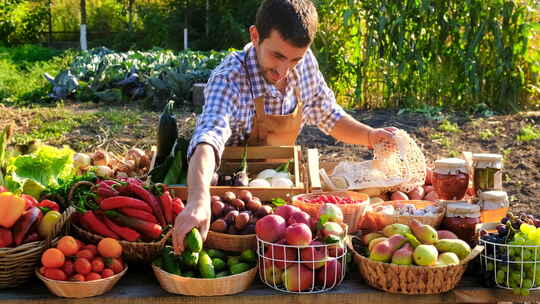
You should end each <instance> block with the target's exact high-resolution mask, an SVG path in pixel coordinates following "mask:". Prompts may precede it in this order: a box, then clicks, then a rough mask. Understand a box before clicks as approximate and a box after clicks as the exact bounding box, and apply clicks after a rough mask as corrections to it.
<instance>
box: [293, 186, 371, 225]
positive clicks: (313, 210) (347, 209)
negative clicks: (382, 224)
mask: <svg viewBox="0 0 540 304" xmlns="http://www.w3.org/2000/svg"><path fill="white" fill-rule="evenodd" d="M320 195H333V196H339V197H348V198H351V199H354V200H356V201H360V202H359V203H357V204H339V205H337V206H338V207H339V208H340V209H341V211H342V212H343V222H344V223H345V224H347V226H348V227H349V232H350V233H355V232H356V231H357V230H358V228H359V227H360V226H361V224H362V219H363V215H364V212H365V210H366V207H367V206H368V205H369V196H368V195H367V194H365V193H360V192H354V191H332V192H319V193H308V194H300V195H295V196H293V198H292V204H293V205H294V206H296V207H298V208H300V209H301V210H302V211H304V212H306V213H308V214H309V215H310V216H312V217H318V216H319V209H320V208H321V207H322V204H310V203H307V202H305V201H304V200H308V199H311V198H313V197H315V196H320Z"/></svg>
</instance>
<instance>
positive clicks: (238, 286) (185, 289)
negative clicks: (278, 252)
mask: <svg viewBox="0 0 540 304" xmlns="http://www.w3.org/2000/svg"><path fill="white" fill-rule="evenodd" d="M152 268H153V269H154V274H155V275H156V278H157V279H158V281H159V285H161V288H163V289H165V290H166V291H167V292H169V293H174V294H182V295H187V296H223V295H232V294H236V293H240V292H242V291H245V290H246V289H248V288H249V287H250V286H251V284H252V283H253V281H254V280H255V275H256V274H257V269H258V268H257V266H255V267H253V268H251V269H250V270H248V271H245V272H242V273H239V274H235V275H230V276H226V277H222V278H215V279H197V278H189V277H183V276H179V275H174V274H170V273H168V272H166V271H164V270H162V269H161V268H159V267H157V266H156V265H154V264H152Z"/></svg>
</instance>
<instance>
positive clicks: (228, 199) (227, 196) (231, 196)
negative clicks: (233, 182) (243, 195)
mask: <svg viewBox="0 0 540 304" xmlns="http://www.w3.org/2000/svg"><path fill="white" fill-rule="evenodd" d="M222 199H223V200H224V201H226V202H229V203H230V202H232V201H233V200H234V199H236V194H234V192H231V191H227V192H225V193H223V197H222Z"/></svg>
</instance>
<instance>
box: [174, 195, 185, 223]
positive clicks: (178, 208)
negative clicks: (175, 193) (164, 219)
mask: <svg viewBox="0 0 540 304" xmlns="http://www.w3.org/2000/svg"><path fill="white" fill-rule="evenodd" d="M172 211H173V214H174V218H175V219H176V216H178V214H180V213H181V212H182V211H184V202H182V200H181V199H180V198H178V197H176V198H174V199H173V201H172ZM173 221H174V220H173Z"/></svg>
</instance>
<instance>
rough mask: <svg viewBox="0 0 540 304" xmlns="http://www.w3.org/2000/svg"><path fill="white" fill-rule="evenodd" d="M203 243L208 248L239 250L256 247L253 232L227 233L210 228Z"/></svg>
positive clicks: (255, 238)
mask: <svg viewBox="0 0 540 304" xmlns="http://www.w3.org/2000/svg"><path fill="white" fill-rule="evenodd" d="M204 244H205V246H207V247H208V248H214V249H221V250H225V251H235V252H240V251H244V250H246V249H255V248H257V236H256V235H255V234H246V235H235V234H227V233H220V232H215V231H212V230H210V231H208V235H207V236H206V241H205V242H204Z"/></svg>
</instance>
